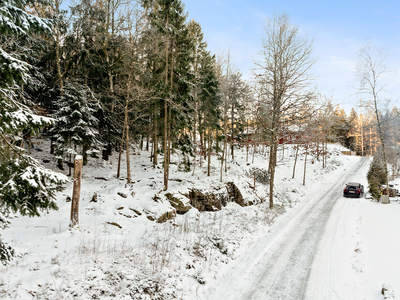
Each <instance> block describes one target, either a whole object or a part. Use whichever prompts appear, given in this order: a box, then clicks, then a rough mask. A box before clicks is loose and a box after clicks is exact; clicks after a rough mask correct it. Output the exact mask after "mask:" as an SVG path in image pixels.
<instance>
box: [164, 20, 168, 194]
mask: <svg viewBox="0 0 400 300" xmlns="http://www.w3.org/2000/svg"><path fill="white" fill-rule="evenodd" d="M168 25H169V19H168V13H167V28H166V29H167V31H168ZM168 50H169V47H168V38H167V37H166V41H165V86H167V85H168V58H169V54H168ZM167 126H168V97H166V98H165V99H164V142H163V150H164V188H163V190H164V191H166V190H167V189H168V175H167V172H168V151H167V145H168V141H167V140H168V127H167Z"/></svg>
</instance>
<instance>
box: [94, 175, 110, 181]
mask: <svg viewBox="0 0 400 300" xmlns="http://www.w3.org/2000/svg"><path fill="white" fill-rule="evenodd" d="M94 179H97V180H104V181H109V180H110V178H108V177H103V176H100V177H95V178H94Z"/></svg>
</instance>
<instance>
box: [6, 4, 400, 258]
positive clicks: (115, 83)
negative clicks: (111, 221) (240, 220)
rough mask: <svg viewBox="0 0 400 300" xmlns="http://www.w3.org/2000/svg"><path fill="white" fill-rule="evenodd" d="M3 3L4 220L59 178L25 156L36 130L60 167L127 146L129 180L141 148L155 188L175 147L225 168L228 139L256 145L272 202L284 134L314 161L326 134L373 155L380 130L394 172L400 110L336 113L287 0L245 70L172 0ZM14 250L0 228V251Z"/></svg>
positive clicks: (50, 193) (28, 207)
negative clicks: (156, 171) (157, 172)
mask: <svg viewBox="0 0 400 300" xmlns="http://www.w3.org/2000/svg"><path fill="white" fill-rule="evenodd" d="M0 3H1V8H0V16H1V19H0V32H1V36H0V143H1V144H0V182H1V183H0V207H1V211H0V224H2V226H7V223H8V221H7V215H8V213H10V212H19V213H21V214H22V215H28V216H38V215H39V214H40V211H41V210H48V209H57V204H56V202H55V201H54V196H55V194H56V193H57V192H59V191H61V190H62V189H63V184H64V183H66V182H67V181H68V180H70V179H69V178H68V177H67V176H64V175H62V174H60V173H57V172H55V171H50V170H48V169H46V168H44V167H43V165H42V164H41V162H39V161H37V160H35V159H34V158H33V157H31V155H30V152H31V147H34V145H33V143H32V141H31V138H33V137H36V136H38V135H40V136H43V137H46V138H48V139H50V140H51V148H50V149H48V151H50V152H51V154H52V155H53V158H54V160H56V161H57V165H58V168H59V169H60V170H64V169H68V173H69V176H71V175H72V171H71V170H72V165H73V159H74V156H75V155H82V156H83V165H85V164H86V163H87V161H88V160H91V159H101V160H105V161H107V160H108V159H109V157H110V156H111V155H116V156H119V158H121V156H122V155H126V160H125V161H126V165H122V164H120V163H119V164H118V173H117V174H116V176H117V177H119V176H120V174H121V172H122V171H123V172H126V173H127V176H126V181H127V183H130V181H131V175H130V174H131V172H132V171H133V170H132V169H131V166H130V160H129V154H130V151H132V149H138V148H139V149H146V150H148V151H150V152H151V155H150V157H149V160H150V161H151V162H152V164H153V166H154V167H156V166H160V167H162V170H163V180H164V181H163V186H164V188H163V189H164V190H168V183H169V166H170V162H171V154H173V153H179V154H180V155H181V156H182V157H184V159H183V161H182V163H181V166H180V167H181V169H182V170H184V171H186V172H190V171H191V170H192V169H193V168H195V167H196V161H197V160H196V157H202V158H203V159H204V160H205V161H208V163H209V162H210V158H211V156H215V155H216V156H218V158H219V159H220V162H221V164H220V170H218V172H220V180H221V181H222V180H223V176H224V173H225V172H228V170H227V167H226V161H227V159H234V158H235V150H236V149H239V148H242V149H246V151H247V155H248V159H251V155H254V153H256V152H257V151H260V150H261V148H262V149H267V150H265V151H267V152H268V156H269V166H268V174H269V175H268V176H269V177H270V179H271V182H272V183H271V184H270V193H269V195H270V199H269V201H270V207H271V208H272V207H273V188H274V185H273V182H274V173H275V167H276V162H277V158H276V155H277V150H278V148H282V147H285V144H296V147H297V150H301V151H302V153H306V154H307V155H310V156H313V157H315V159H318V160H322V161H325V160H326V157H327V156H329V151H328V150H327V144H328V143H332V142H339V143H341V144H342V145H344V146H346V147H347V148H349V149H351V151H354V152H356V154H357V155H362V156H366V155H368V156H372V155H374V153H376V152H377V151H379V149H381V146H382V145H383V141H385V145H386V152H385V151H384V153H385V155H384V158H385V160H386V159H387V160H388V162H390V163H391V164H392V166H393V170H392V175H393V176H395V175H397V173H398V170H397V152H398V150H397V140H398V136H399V132H398V128H399V126H398V125H399V122H400V112H399V110H398V109H397V108H396V107H393V108H390V109H389V108H385V109H381V108H379V109H378V107H377V105H375V106H373V105H370V103H369V102H368V101H367V100H366V101H362V100H360V106H358V107H356V108H353V109H352V110H351V112H350V113H349V114H348V115H347V114H346V112H345V110H344V109H343V108H341V107H340V106H339V105H336V104H334V102H333V100H332V99H329V97H326V96H324V95H321V93H319V92H318V89H317V88H316V87H315V86H314V79H313V76H312V75H313V74H311V69H312V66H313V64H314V63H315V58H314V57H313V54H312V49H313V45H312V41H311V40H308V39H307V38H303V37H302V35H301V34H300V33H299V28H298V27H296V26H295V25H293V24H292V23H291V21H290V18H289V17H288V16H287V15H285V14H282V15H276V16H274V17H273V18H272V19H271V20H269V21H268V22H267V24H266V27H265V28H266V29H265V33H264V39H263V41H262V48H261V49H260V51H261V55H260V57H259V58H258V60H257V62H256V63H255V65H254V69H253V76H252V78H251V79H245V78H244V77H243V75H242V72H241V71H240V70H239V69H238V68H237V67H236V66H235V63H234V59H233V58H232V56H231V54H230V53H229V51H228V52H225V53H211V52H210V51H209V50H208V48H207V41H205V39H204V35H203V32H202V28H201V24H199V23H198V22H196V21H195V20H188V18H187V13H186V12H185V6H184V3H183V2H182V1H180V0H140V1H138V2H137V1H129V0H128V1H122V0H81V1H73V2H71V3H69V4H68V9H65V7H66V5H65V3H64V5H63V2H62V0H51V1H37V0H1V1H0ZM364 71H365V70H364ZM367 71H368V70H367ZM367 71H366V72H367ZM360 72H363V70H360ZM360 74H366V73H365V72H364V73H360ZM378 74H379V73H378ZM378 79H379V78H378ZM365 84H366V83H365V82H364V81H362V80H361V82H360V85H361V86H362V87H364V88H365ZM361 91H362V92H365V91H366V93H367V94H368V89H367V90H365V89H364V90H363V89H362V88H361ZM372 96H373V97H372V100H375V104H376V102H377V101H378V100H379V99H378V95H375V94H374V95H372ZM375 96H376V97H375ZM360 97H364V99H367V98H368V96H363V95H362V94H360ZM368 99H369V98H368ZM371 107H372V108H371ZM374 107H375V108H376V110H374ZM296 155H297V152H296ZM119 161H121V159H119ZM209 166H210V164H209ZM83 168H84V167H83ZM210 172H212V170H211V168H210V167H209V168H208V174H205V175H204V176H207V175H208V176H209V175H210ZM214 172H215V170H214ZM386 174H388V173H387V171H386ZM386 181H387V180H386ZM386 183H387V182H386ZM12 255H13V250H12V249H11V248H9V247H8V246H7V245H5V244H3V243H2V242H1V241H0V259H1V260H2V261H6V260H8V259H10V257H11V256H12Z"/></svg>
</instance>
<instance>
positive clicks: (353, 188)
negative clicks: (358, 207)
mask: <svg viewBox="0 0 400 300" xmlns="http://www.w3.org/2000/svg"><path fill="white" fill-rule="evenodd" d="M347 189H348V190H356V189H357V187H356V186H353V185H348V186H347Z"/></svg>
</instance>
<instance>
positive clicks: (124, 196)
mask: <svg viewBox="0 0 400 300" xmlns="http://www.w3.org/2000/svg"><path fill="white" fill-rule="evenodd" d="M117 194H118V195H119V196H121V197H122V198H128V195H127V194H125V193H121V192H118V193H117Z"/></svg>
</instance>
